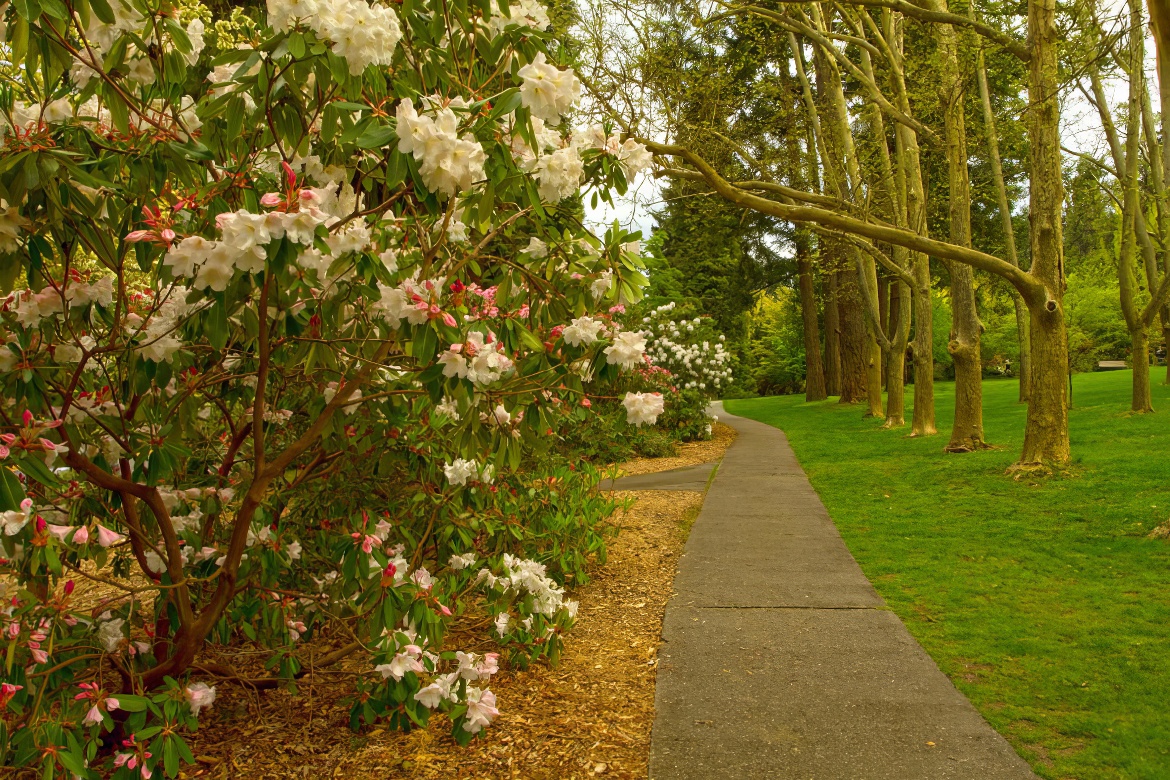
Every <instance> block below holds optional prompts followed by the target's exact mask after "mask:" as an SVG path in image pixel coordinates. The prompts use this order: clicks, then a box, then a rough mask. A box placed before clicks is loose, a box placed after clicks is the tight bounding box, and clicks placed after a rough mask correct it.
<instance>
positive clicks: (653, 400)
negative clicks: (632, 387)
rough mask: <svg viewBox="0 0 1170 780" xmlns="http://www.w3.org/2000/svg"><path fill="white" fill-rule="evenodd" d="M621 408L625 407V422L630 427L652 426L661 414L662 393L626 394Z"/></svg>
mask: <svg viewBox="0 0 1170 780" xmlns="http://www.w3.org/2000/svg"><path fill="white" fill-rule="evenodd" d="M622 406H624V407H626V422H628V423H629V424H630V425H636V426H638V427H639V428H641V427H642V426H643V425H653V424H654V423H655V422H656V421H657V420H658V415H660V414H662V409H663V400H662V393H626V397H625V398H623V399H622Z"/></svg>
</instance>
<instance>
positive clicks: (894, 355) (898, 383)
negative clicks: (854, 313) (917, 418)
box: [884, 279, 910, 428]
mask: <svg viewBox="0 0 1170 780" xmlns="http://www.w3.org/2000/svg"><path fill="white" fill-rule="evenodd" d="M889 328H890V330H889V333H890V349H889V351H888V352H887V354H886V424H885V426H884V427H886V428H901V427H902V426H903V425H905V424H906V397H905V396H906V392H905V385H906V338H907V336H908V335H909V331H910V288H909V287H907V286H906V284H905V283H904V282H902V281H900V280H898V279H894V280H891V282H890V322H889Z"/></svg>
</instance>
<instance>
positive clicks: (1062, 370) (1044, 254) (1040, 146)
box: [1019, 0, 1069, 467]
mask: <svg viewBox="0 0 1170 780" xmlns="http://www.w3.org/2000/svg"><path fill="white" fill-rule="evenodd" d="M1028 40H1029V41H1030V42H1031V49H1032V57H1031V60H1030V62H1029V63H1028V98H1029V101H1030V108H1029V110H1028V112H1027V114H1028V126H1029V127H1028V130H1029V133H1028V140H1029V144H1028V148H1029V157H1030V163H1031V180H1030V187H1029V207H1030V208H1029V211H1028V219H1029V222H1030V224H1031V230H1030V231H1029V238H1030V243H1031V253H1032V268H1031V275H1032V277H1033V278H1034V279H1035V280H1036V281H1038V282H1039V283H1040V284H1041V285H1043V287H1044V293H1045V295H1044V300H1041V299H1040V296H1038V295H1036V294H1034V293H1033V294H1031V295H1030V296H1029V299H1028V300H1027V303H1028V311H1029V314H1030V323H1029V324H1030V326H1031V336H1032V399H1031V401H1030V402H1029V404H1028V422H1027V425H1026V427H1025V429H1024V448H1023V452H1021V453H1020V461H1019V465H1020V466H1024V467H1027V466H1033V465H1037V464H1042V463H1053V462H1055V463H1064V462H1065V461H1067V460H1068V458H1069V444H1068V389H1067V388H1068V386H1067V384H1066V381H1065V377H1066V376H1067V372H1068V342H1067V340H1066V334H1065V322H1064V245H1063V243H1064V237H1063V235H1062V225H1061V217H1062V215H1063V214H1062V207H1063V204H1064V181H1063V179H1062V178H1061V173H1062V172H1061V153H1060V103H1059V102H1058V99H1059V82H1058V77H1059V73H1058V69H1057V59H1056V46H1057V41H1058V40H1059V33H1058V31H1057V27H1056V0H1029V3H1028Z"/></svg>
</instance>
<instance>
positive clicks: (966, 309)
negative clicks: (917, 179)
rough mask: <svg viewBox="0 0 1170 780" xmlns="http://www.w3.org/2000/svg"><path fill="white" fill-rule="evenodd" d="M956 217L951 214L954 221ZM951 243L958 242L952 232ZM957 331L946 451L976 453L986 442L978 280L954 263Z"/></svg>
mask: <svg viewBox="0 0 1170 780" xmlns="http://www.w3.org/2000/svg"><path fill="white" fill-rule="evenodd" d="M953 219H954V215H953V214H952V220H953ZM951 232H952V241H954V242H955V243H958V242H957V241H955V238H956V237H955V236H954V230H953V229H952V231H951ZM950 271H951V307H952V310H953V311H952V314H953V316H954V329H953V330H952V331H951V339H950V342H949V343H948V344H947V351H948V352H949V353H950V355H951V359H952V360H954V361H955V425H954V428H952V429H951V440H950V442H948V443H947V446H946V448H945V449H946V451H947V452H974V451H975V450H978V449H982V448H983V447H986V446H987V445H986V444H985V443H984V441H983V362H982V360H981V359H980V355H979V329H980V325H979V318H978V315H977V314H976V313H975V279H974V275H973V273H972V272H971V266H969V265H963V264H962V263H951V264H950Z"/></svg>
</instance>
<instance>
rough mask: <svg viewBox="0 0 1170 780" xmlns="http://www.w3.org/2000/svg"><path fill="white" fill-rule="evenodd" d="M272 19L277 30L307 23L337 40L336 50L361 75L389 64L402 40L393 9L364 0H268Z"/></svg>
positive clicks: (316, 31) (322, 35)
mask: <svg viewBox="0 0 1170 780" xmlns="http://www.w3.org/2000/svg"><path fill="white" fill-rule="evenodd" d="M268 22H269V24H271V25H272V26H273V27H275V28H277V29H292V28H293V27H294V26H296V24H297V23H303V24H305V25H306V26H308V27H310V28H311V29H312V30H313V32H315V33H317V34H318V35H319V36H321V37H322V38H326V39H328V40H330V41H332V43H333V53H334V54H336V55H337V56H339V57H342V58H343V59H345V61H346V62H347V63H348V64H349V72H350V73H351V74H353V75H355V76H356V75H358V74H360V73H361V72H362V71H364V70H365V69H366V68H367V67H369V66H370V65H389V64H390V63H392V62H393V61H394V48H395V47H396V46H397V45H398V41H399V40H401V39H402V28H401V27H400V26H399V23H398V17H397V16H396V15H395V14H394V11H392V10H391V9H390V8H388V7H386V6H382V5H371V4H369V3H365V2H362V0H268Z"/></svg>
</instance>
